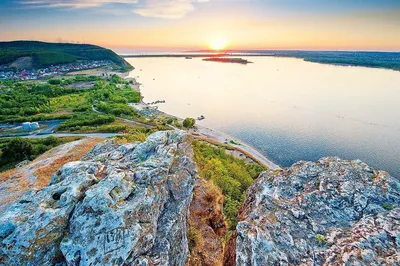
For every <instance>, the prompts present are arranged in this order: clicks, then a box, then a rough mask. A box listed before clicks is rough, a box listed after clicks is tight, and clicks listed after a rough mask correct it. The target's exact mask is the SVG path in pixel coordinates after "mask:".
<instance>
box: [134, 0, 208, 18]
mask: <svg viewBox="0 0 400 266" xmlns="http://www.w3.org/2000/svg"><path fill="white" fill-rule="evenodd" d="M208 1H209V0H146V1H145V3H144V5H143V6H142V7H139V8H135V9H134V10H133V13H136V14H139V15H141V16H144V17H154V18H166V19H178V18H182V17H184V16H185V15H186V14H187V13H189V12H191V11H193V10H194V9H195V6H194V4H196V3H204V2H208Z"/></svg>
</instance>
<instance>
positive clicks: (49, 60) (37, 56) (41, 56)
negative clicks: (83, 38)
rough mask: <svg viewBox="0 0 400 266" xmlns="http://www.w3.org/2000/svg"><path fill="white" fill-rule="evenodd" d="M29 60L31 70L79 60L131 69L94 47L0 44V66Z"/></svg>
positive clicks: (101, 49) (29, 42) (113, 56)
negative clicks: (105, 62) (108, 63)
mask: <svg viewBox="0 0 400 266" xmlns="http://www.w3.org/2000/svg"><path fill="white" fill-rule="evenodd" d="M29 59H30V61H31V66H32V68H41V67H46V66H50V65H56V64H66V63H73V62H77V61H80V60H111V61H112V62H114V63H115V64H116V65H117V66H119V67H121V69H122V70H128V69H132V66H131V65H130V64H129V63H128V62H126V61H125V60H124V59H123V58H121V57H120V56H118V55H117V54H116V53H114V52H113V51H111V50H109V49H106V48H103V47H100V46H96V45H90V44H73V43H46V42H39V41H12V42H0V65H4V64H9V65H11V64H12V63H14V62H16V61H17V60H19V61H29ZM17 62H18V61H17Z"/></svg>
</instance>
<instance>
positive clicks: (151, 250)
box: [0, 131, 196, 266]
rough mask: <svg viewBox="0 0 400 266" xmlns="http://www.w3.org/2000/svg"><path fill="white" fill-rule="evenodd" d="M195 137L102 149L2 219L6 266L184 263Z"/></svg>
mask: <svg viewBox="0 0 400 266" xmlns="http://www.w3.org/2000/svg"><path fill="white" fill-rule="evenodd" d="M195 175H196V172H195V164H194V163H193V161H192V150H191V146H190V137H189V136H188V135H187V134H186V133H184V132H183V131H167V132H157V133H154V134H152V135H151V136H149V137H148V138H147V140H146V141H145V142H143V143H134V144H121V145H119V144H117V143H115V142H114V141H113V140H108V141H105V142H102V143H100V144H97V145H96V146H95V148H94V149H93V150H92V151H91V152H90V153H88V155H87V156H86V157H84V158H83V159H82V160H81V161H77V162H71V163H68V164H65V165H64V166H63V167H62V168H61V169H60V170H59V171H58V172H57V173H56V174H55V175H54V176H53V178H52V180H51V182H50V184H49V186H47V187H45V188H43V189H41V190H32V191H30V192H28V193H26V194H25V195H24V196H23V197H22V198H21V199H20V200H19V201H18V202H16V203H15V204H13V205H12V206H11V207H10V208H9V209H8V210H7V211H6V212H5V213H4V214H3V215H2V216H1V218H0V265H54V264H58V265H81V266H82V265H185V262H186V260H187V256H188V252H189V251H188V243H187V235H186V234H187V219H188V209H189V205H190V201H191V197H192V189H193V186H194V180H195Z"/></svg>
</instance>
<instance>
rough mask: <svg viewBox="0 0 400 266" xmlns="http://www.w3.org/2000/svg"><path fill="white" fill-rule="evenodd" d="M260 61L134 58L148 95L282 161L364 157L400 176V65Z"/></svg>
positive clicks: (164, 107)
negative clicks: (392, 67) (377, 66)
mask: <svg viewBox="0 0 400 266" xmlns="http://www.w3.org/2000/svg"><path fill="white" fill-rule="evenodd" d="M246 59H248V60H250V61H252V62H254V64H248V65H241V64H233V63H218V62H205V61H202V60H201V59H199V58H194V59H191V60H187V59H183V58H128V59H127V60H128V61H129V62H130V63H131V64H132V65H133V66H134V67H135V68H136V69H135V70H133V71H132V72H131V73H130V76H131V77H136V78H137V79H138V81H139V82H140V83H142V84H143V85H142V86H141V91H142V94H143V96H144V101H145V102H153V101H156V100H166V103H165V104H159V109H160V110H162V111H164V112H166V113H169V114H172V115H175V116H179V117H182V118H185V117H198V116H200V115H204V116H205V117H206V119H205V120H203V121H201V122H199V124H202V125H204V126H207V127H210V128H212V129H216V130H218V131H222V132H225V133H228V134H231V135H232V136H234V137H236V138H238V139H240V140H242V141H244V142H246V143H248V144H250V145H252V146H253V147H255V148H257V149H258V150H260V151H261V152H262V153H263V154H265V155H266V157H268V158H270V159H271V160H272V161H274V162H275V163H277V164H279V165H281V166H290V165H291V164H292V163H294V162H296V161H298V160H312V161H315V160H318V159H319V158H321V157H324V156H331V155H335V156H339V157H342V158H345V159H361V160H362V161H364V162H366V163H368V164H369V165H371V166H373V167H376V168H378V169H383V170H386V171H388V172H389V173H391V174H392V175H394V176H396V177H400V72H398V71H392V70H384V69H372V68H363V67H344V66H333V65H323V64H316V63H308V62H304V61H302V60H300V59H293V58H279V57H249V58H246Z"/></svg>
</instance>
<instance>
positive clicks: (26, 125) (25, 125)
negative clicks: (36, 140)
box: [22, 122, 31, 130]
mask: <svg viewBox="0 0 400 266" xmlns="http://www.w3.org/2000/svg"><path fill="white" fill-rule="evenodd" d="M22 129H23V130H31V123H30V122H25V123H22Z"/></svg>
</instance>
